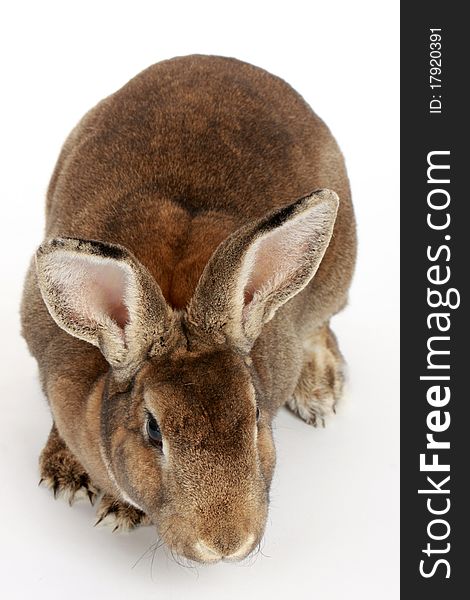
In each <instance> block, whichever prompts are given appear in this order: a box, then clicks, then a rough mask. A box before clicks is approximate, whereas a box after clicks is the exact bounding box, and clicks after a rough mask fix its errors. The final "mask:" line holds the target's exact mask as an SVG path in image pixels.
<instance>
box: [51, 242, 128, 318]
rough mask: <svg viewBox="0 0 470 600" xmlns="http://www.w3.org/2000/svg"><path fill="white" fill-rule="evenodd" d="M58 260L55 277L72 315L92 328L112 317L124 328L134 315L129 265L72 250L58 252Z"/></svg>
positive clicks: (56, 260)
mask: <svg viewBox="0 0 470 600" xmlns="http://www.w3.org/2000/svg"><path fill="white" fill-rule="evenodd" d="M54 263H55V264H54V267H53V269H52V270H51V277H52V278H53V279H55V284H56V285H57V288H58V289H60V290H61V293H62V294H63V297H64V300H65V302H66V304H67V305H68V308H69V311H70V314H71V316H72V318H74V319H77V320H78V321H81V322H82V323H84V324H85V325H87V326H89V327H92V328H93V327H95V326H96V324H98V323H104V321H105V320H106V318H111V319H112V320H113V321H114V322H115V323H116V324H117V325H118V326H119V327H120V328H121V329H124V327H125V325H126V324H127V323H128V322H129V318H130V316H129V309H128V307H127V305H126V291H127V283H128V277H129V274H128V273H127V269H126V265H124V266H121V265H119V264H117V263H114V262H112V261H111V260H107V259H99V258H94V257H88V256H79V255H76V254H68V253H67V254H65V253H64V254H58V255H57V257H55V260H54ZM103 317H104V318H103Z"/></svg>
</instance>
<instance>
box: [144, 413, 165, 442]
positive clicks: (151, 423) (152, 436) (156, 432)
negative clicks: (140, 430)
mask: <svg viewBox="0 0 470 600" xmlns="http://www.w3.org/2000/svg"><path fill="white" fill-rule="evenodd" d="M147 435H148V436H149V440H150V442H151V443H152V444H153V445H154V446H158V447H159V448H161V447H162V432H161V431H160V427H159V425H158V423H157V421H156V420H155V417H154V416H153V415H151V414H148V415H147Z"/></svg>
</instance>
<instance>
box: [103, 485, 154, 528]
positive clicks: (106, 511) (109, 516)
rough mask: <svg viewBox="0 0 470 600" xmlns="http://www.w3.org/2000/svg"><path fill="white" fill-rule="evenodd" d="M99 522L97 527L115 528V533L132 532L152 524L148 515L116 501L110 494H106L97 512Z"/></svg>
mask: <svg viewBox="0 0 470 600" xmlns="http://www.w3.org/2000/svg"><path fill="white" fill-rule="evenodd" d="M96 514H97V517H98V520H97V521H96V523H95V527H96V526H97V525H99V524H101V523H102V524H103V525H111V526H113V533H114V532H115V531H130V530H132V529H135V528H136V527H139V525H148V524H149V523H150V521H149V519H148V517H147V515H146V514H145V513H144V512H142V511H141V510H139V509H138V508H135V507H134V506H131V505H130V504H127V503H126V502H122V501H121V500H116V499H115V498H113V497H112V496H111V495H109V494H104V496H103V497H102V499H101V502H100V504H99V507H98V510H97V512H96Z"/></svg>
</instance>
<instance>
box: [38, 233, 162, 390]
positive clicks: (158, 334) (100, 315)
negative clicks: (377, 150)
mask: <svg viewBox="0 0 470 600" xmlns="http://www.w3.org/2000/svg"><path fill="white" fill-rule="evenodd" d="M36 272H37V277H38V284H39V288H40V290H41V294H42V297H43V299H44V302H45V304H46V306H47V308H48V310H49V313H50V315H51V316H52V318H53V319H54V321H55V322H56V323H57V325H59V327H61V328H62V329H64V330H65V331H67V333H69V334H71V335H73V336H75V337H77V338H79V339H82V340H85V341H87V342H89V343H91V344H94V345H95V346H98V348H99V349H100V350H101V352H102V353H103V355H104V357H105V358H106V360H107V361H108V362H109V364H110V365H111V366H112V367H113V368H114V369H115V370H116V375H117V377H120V378H121V379H125V378H126V377H128V376H130V375H132V374H133V373H132V372H133V371H134V370H135V369H136V368H137V367H138V365H139V363H140V362H141V361H142V359H143V358H144V357H145V355H146V354H147V352H148V351H149V349H150V347H152V354H157V353H158V351H159V350H158V349H159V347H161V348H160V350H161V351H163V348H164V345H165V338H166V337H167V334H168V331H169V329H170V323H171V319H172V313H171V309H170V308H169V307H168V305H167V303H166V302H165V299H164V297H163V295H162V292H161V290H160V288H159V286H158V285H157V283H156V282H155V280H154V278H153V277H152V275H151V274H150V273H149V272H148V271H147V269H145V267H144V266H143V265H141V264H140V263H139V261H138V260H137V259H136V258H135V257H134V256H133V255H132V254H131V253H130V252H129V251H128V250H126V249H125V248H123V247H122V246H117V245H115V244H107V243H103V242H98V241H91V240H80V239H73V238H56V239H53V240H49V241H47V242H45V243H44V244H42V245H41V246H40V247H39V249H38V251H37V253H36Z"/></svg>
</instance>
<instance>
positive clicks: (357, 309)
mask: <svg viewBox="0 0 470 600" xmlns="http://www.w3.org/2000/svg"><path fill="white" fill-rule="evenodd" d="M7 5H8V6H9V7H8V8H6V9H5V6H7ZM1 13H2V14H0V44H1V49H0V50H1V51H0V60H1V62H2V65H1V89H2V92H1V97H0V98H1V105H2V106H1V111H0V119H1V123H0V131H1V140H0V143H1V157H0V158H1V162H0V164H1V172H2V174H1V194H0V198H1V203H2V211H1V219H2V235H1V238H0V242H1V245H2V248H1V252H0V256H1V260H2V265H1V281H2V285H1V290H2V291H1V295H0V307H1V310H0V314H1V318H2V325H1V332H2V343H1V345H0V353H1V358H0V364H1V368H2V374H1V378H0V386H1V400H0V401H1V413H0V427H1V431H0V468H1V493H0V502H1V506H0V510H1V511H2V512H1V515H0V519H1V521H2V532H1V549H0V571H1V573H0V594H1V595H2V596H3V597H4V598H8V599H12V600H13V599H16V598H21V599H23V598H27V597H30V596H31V597H34V598H48V599H49V600H55V599H56V598H64V597H66V598H69V599H75V598H77V599H78V598H80V599H83V598H86V599H95V598H108V597H109V598H111V597H112V598H113V599H115V600H119V599H121V598H133V599H134V598H135V599H138V600H140V599H146V598H165V599H168V600H170V599H173V598H176V599H180V598H181V599H186V598H191V600H197V599H198V598H205V600H209V599H212V598H222V599H231V598H237V599H239V598H240V597H242V598H249V599H251V598H256V599H265V598H266V599H269V600H272V599H277V598H286V597H287V598H295V599H300V600H302V599H307V598H309V599H310V598H318V599H320V600H342V599H344V598H348V599H361V600H367V599H374V600H376V599H379V598H380V599H381V600H388V599H391V598H398V577H399V572H398V498H399V481H398V417H399V406H398V402H399V396H398V380H399V372H398V292H399V288H398V259H399V255H398V217H399V211H398V175H399V173H398V117H399V115H398V91H399V90H398V35H399V33H398V16H399V15H398V2H376V1H370V2H369V1H360V0H359V1H356V2H351V1H349V0H345V1H343V2H341V1H339V0H329V1H326V2H325V1H322V2H319V1H318V2H316V1H308V2H307V1H306V2H299V1H294V0H290V1H289V2H279V3H277V2H274V1H271V2H255V1H254V0H252V1H250V2H244V1H240V0H239V1H238V2H221V1H219V2H207V1H202V0H195V1H193V2H169V1H166V2H156V1H155V2H139V1H136V0H134V1H132V2H131V1H128V2H124V3H123V2H118V1H114V2H112V3H111V2H109V3H107V2H97V1H95V2H87V1H83V0H82V1H81V2H75V3H73V2H56V3H53V2H50V1H45V0H41V1H40V2H29V3H27V2H21V1H17V2H15V3H13V2H10V3H8V4H7V3H2V9H1ZM191 53H207V54H222V55H228V56H235V57H238V58H240V59H243V60H246V61H248V62H252V63H254V64H256V65H259V66H262V67H264V68H265V69H267V70H269V71H271V72H273V73H275V74H277V75H280V76H281V77H283V78H284V79H286V80H287V81H288V82H289V83H290V84H291V85H293V86H294V88H296V89H297V90H298V91H299V92H300V93H301V94H302V95H303V96H304V97H305V98H306V99H307V101H308V102H309V103H310V104H311V105H312V106H313V108H314V110H315V111H316V112H317V113H318V114H319V115H320V116H321V117H322V118H323V119H324V120H325V121H326V122H327V123H328V125H329V126H330V127H331V129H332V131H333V133H334V134H335V136H336V137H337V139H338V141H339V143H340V145H341V147H342V149H343V152H344V154H345V157H346V162H347V166H348V169H349V174H350V179H351V184H352V190H353V198H354V202H355V208H356V212H357V219H358V231H359V261H358V267H357V272H356V277H355V280H354V285H353V288H352V292H351V301H350V305H349V307H348V308H347V309H346V310H345V311H344V312H343V313H342V314H341V315H340V316H338V317H337V318H335V320H334V321H333V327H334V329H335V331H336V332H337V334H338V337H339V341H340V345H341V347H342V350H343V352H344V354H345V356H346V358H347V360H348V362H349V373H350V375H349V384H348V388H347V391H346V395H345V398H344V401H343V403H342V405H341V406H340V408H339V410H338V414H337V416H336V417H334V418H332V419H330V420H329V421H328V425H327V428H326V429H324V430H322V429H313V428H311V427H309V426H307V425H305V424H304V423H303V422H301V421H299V420H298V419H296V418H294V417H293V416H291V415H290V414H289V413H288V412H287V411H286V410H282V411H281V412H280V414H279V416H278V418H277V420H276V422H275V438H276V444H277V450H278V465H277V470H276V475H275V479H274V482H273V487H272V503H271V510H270V518H269V522H268V526H267V530H266V535H265V539H264V544H263V555H261V554H260V555H258V556H257V557H256V559H254V560H251V561H248V563H243V564H235V565H234V564H224V563H222V564H218V565H215V566H200V567H197V569H190V568H184V567H181V566H179V565H178V564H176V563H175V562H174V561H173V560H172V559H171V557H170V556H169V553H168V551H167V550H165V549H164V548H162V549H160V550H158V551H157V552H156V554H155V558H154V561H153V569H152V568H151V560H150V555H146V556H144V557H143V558H142V559H141V560H140V562H138V564H137V565H136V566H135V567H134V568H132V567H133V565H134V563H135V562H136V561H137V560H138V559H139V557H140V556H141V555H142V554H143V553H144V552H145V550H146V549H147V548H148V547H149V545H150V544H151V543H152V542H153V541H154V537H155V534H154V532H153V530H152V529H151V528H145V529H141V530H139V531H136V532H134V533H131V534H128V535H118V534H112V533H111V532H110V530H109V529H105V528H104V529H100V528H93V527H92V524H93V523H94V513H93V510H92V508H91V507H90V506H89V505H86V504H78V505H75V506H74V507H73V508H69V506H68V505H67V504H66V503H65V502H63V501H59V500H58V501H54V500H53V498H52V495H51V494H50V493H48V492H47V491H46V490H45V489H43V488H38V487H37V481H38V478H39V476H38V469H37V457H38V455H39V452H40V450H41V448H42V446H43V444H44V442H45V441H46V438H47V434H48V430H49V427H50V416H49V412H48V409H47V405H46V403H45V400H44V399H43V397H42V395H41V391H40V388H39V384H38V378H37V373H36V365H35V363H34V361H33V359H32V358H31V357H30V356H29V355H28V353H27V350H26V346H25V343H24V342H23V340H22V339H21V338H20V335H19V319H18V305H19V300H20V293H21V287H22V280H23V276H24V273H25V271H26V267H27V263H28V260H29V257H30V255H31V254H32V253H33V251H34V249H35V247H36V246H37V245H38V244H39V243H40V241H41V238H42V230H43V209H44V195H45V190H46V186H47V183H48V178H49V176H50V174H51V172H52V169H53V166H54V163H55V160H56V158H57V155H58V152H59V149H60V145H61V143H62V141H63V140H64V138H65V136H66V135H67V134H68V132H69V131H70V129H71V128H72V127H73V126H74V124H75V123H76V122H77V121H78V119H79V118H80V117H81V116H82V114H83V113H84V112H85V111H86V110H88V109H89V108H90V107H91V106H92V105H94V104H95V103H96V102H97V101H98V100H100V99H101V98H102V97H104V96H106V95H108V94H109V93H111V92H113V91H114V90H115V89H117V88H118V87H120V86H121V85H122V84H124V83H125V82H126V81H127V80H128V79H129V78H130V77H132V76H133V75H135V74H137V73H138V72H139V71H140V70H142V69H143V68H145V67H147V66H148V65H149V64H152V63H153V62H157V61H159V60H161V59H165V58H169V57H172V56H176V55H183V54H191Z"/></svg>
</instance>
